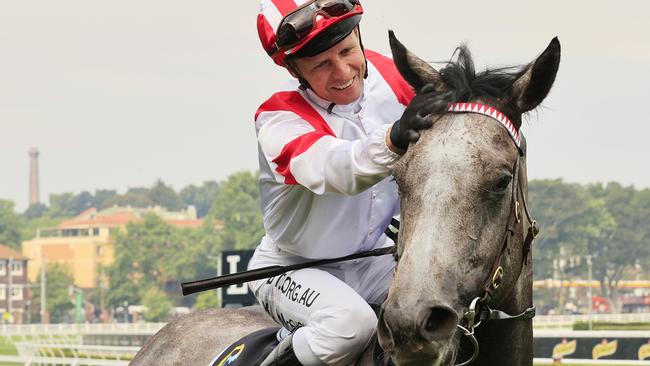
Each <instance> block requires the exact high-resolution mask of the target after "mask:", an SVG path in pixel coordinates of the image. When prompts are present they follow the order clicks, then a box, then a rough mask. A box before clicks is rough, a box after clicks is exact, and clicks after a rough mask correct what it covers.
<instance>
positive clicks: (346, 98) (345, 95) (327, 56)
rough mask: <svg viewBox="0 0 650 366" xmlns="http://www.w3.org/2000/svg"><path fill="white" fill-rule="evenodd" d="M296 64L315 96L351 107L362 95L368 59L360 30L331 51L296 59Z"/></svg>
mask: <svg viewBox="0 0 650 366" xmlns="http://www.w3.org/2000/svg"><path fill="white" fill-rule="evenodd" d="M293 63H294V64H293V65H294V67H295V69H296V71H298V73H299V74H300V75H301V76H302V77H303V78H305V80H307V82H308V83H309V85H310V86H311V89H312V90H313V91H314V92H315V93H316V95H318V96H319V97H321V98H323V99H325V100H328V101H330V102H332V103H336V104H350V103H352V102H354V101H355V100H357V99H358V98H359V96H360V95H361V90H362V88H363V76H364V75H365V73H366V58H365V56H364V54H363V51H362V50H361V42H359V32H358V28H357V29H355V30H354V31H353V32H352V33H350V35H349V36H347V37H346V38H344V39H343V40H342V41H341V42H339V43H337V44H336V45H334V46H333V47H331V48H329V49H328V50H326V51H323V52H322V53H319V54H318V55H316V56H312V57H303V58H298V59H295V60H293Z"/></svg>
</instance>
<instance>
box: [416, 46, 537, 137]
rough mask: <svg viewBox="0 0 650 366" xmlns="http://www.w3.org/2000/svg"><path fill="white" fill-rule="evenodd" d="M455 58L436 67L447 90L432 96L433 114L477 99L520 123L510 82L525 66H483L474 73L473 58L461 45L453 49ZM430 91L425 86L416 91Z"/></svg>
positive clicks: (520, 73)
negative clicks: (439, 68)
mask: <svg viewBox="0 0 650 366" xmlns="http://www.w3.org/2000/svg"><path fill="white" fill-rule="evenodd" d="M454 54H458V56H457V57H456V60H450V61H448V62H447V63H446V65H445V67H444V68H443V69H441V70H440V75H441V77H442V81H443V82H444V83H445V85H446V86H447V90H446V91H444V92H442V93H440V94H439V95H438V96H437V98H435V102H434V103H435V104H437V106H436V109H435V113H444V112H445V111H446V110H447V108H448V105H449V103H457V102H472V101H481V102H483V103H485V104H487V105H490V106H492V107H495V108H499V110H500V111H501V112H503V113H504V114H505V115H506V116H508V118H510V120H511V121H513V123H515V124H516V125H517V126H519V125H520V124H521V115H520V114H519V113H518V112H517V110H516V108H515V106H514V103H512V101H511V99H512V84H513V83H514V82H515V81H516V80H517V79H519V77H520V76H522V75H523V74H524V72H525V70H526V68H525V67H501V68H494V69H489V68H488V69H486V70H485V71H483V72H480V73H478V74H477V73H476V69H475V67H474V60H473V59H472V55H471V53H470V52H469V49H468V48H467V46H465V45H461V46H459V47H458V48H457V49H456V52H454ZM428 91H431V89H429V86H425V87H424V88H422V90H421V91H420V93H426V92H428Z"/></svg>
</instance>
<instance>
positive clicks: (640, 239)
mask: <svg viewBox="0 0 650 366" xmlns="http://www.w3.org/2000/svg"><path fill="white" fill-rule="evenodd" d="M588 190H589V192H590V194H591V195H592V196H593V197H594V199H597V200H599V201H601V202H603V208H604V209H606V210H607V211H608V213H610V214H611V216H612V217H613V219H614V220H615V225H613V227H607V225H606V224H607V222H602V221H601V222H600V228H601V229H604V230H610V234H609V235H603V236H601V237H598V238H596V239H595V240H592V241H590V242H589V243H588V249H589V253H591V254H592V255H594V256H596V258H597V260H596V261H594V266H593V270H594V275H595V276H596V278H598V280H599V281H600V283H601V289H602V290H603V294H604V295H605V296H607V297H608V298H609V299H610V301H611V303H612V304H613V305H614V307H615V310H616V311H620V310H621V304H620V301H619V291H618V284H619V282H620V281H621V280H622V279H623V276H624V274H625V271H626V270H631V269H632V268H634V266H635V265H637V264H640V261H639V259H640V258H648V256H649V255H650V245H649V244H650V235H648V234H649V232H650V224H649V221H648V217H650V200H649V197H650V194H649V193H648V192H649V191H650V190H644V191H637V190H635V189H634V187H623V186H621V185H620V184H618V183H610V184H608V185H607V186H603V185H600V184H595V185H591V186H589V187H588Z"/></svg>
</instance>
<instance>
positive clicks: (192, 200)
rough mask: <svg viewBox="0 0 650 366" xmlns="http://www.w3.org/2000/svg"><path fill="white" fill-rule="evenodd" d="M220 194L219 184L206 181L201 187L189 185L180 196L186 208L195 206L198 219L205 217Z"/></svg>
mask: <svg viewBox="0 0 650 366" xmlns="http://www.w3.org/2000/svg"><path fill="white" fill-rule="evenodd" d="M218 194H219V183H217V182H215V181H206V182H203V184H202V185H201V186H199V187H197V186H195V185H189V186H187V187H185V188H183V189H181V191H180V192H179V194H178V196H179V197H180V199H181V202H182V203H183V206H184V207H187V206H190V205H192V206H194V207H196V212H197V215H198V217H205V216H206V215H207V214H208V212H209V211H210V208H211V207H212V203H213V202H214V200H215V199H216V198H217V195H218Z"/></svg>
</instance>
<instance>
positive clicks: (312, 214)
mask: <svg viewBox="0 0 650 366" xmlns="http://www.w3.org/2000/svg"><path fill="white" fill-rule="evenodd" d="M362 13H363V9H362V7H361V4H360V3H359V1H358V0H262V1H261V6H260V13H259V15H258V18H257V29H258V34H259V37H260V40H261V42H262V46H263V47H264V50H265V51H266V52H267V54H268V55H269V56H270V57H271V58H272V59H273V61H274V62H275V63H276V64H278V65H279V66H282V67H284V68H286V69H287V70H288V71H289V73H290V74H291V75H292V76H293V77H294V80H293V81H292V83H291V85H290V86H289V87H287V88H285V89H283V90H281V91H279V92H277V93H275V94H273V95H272V96H271V98H269V99H268V100H267V101H266V102H264V103H263V104H262V105H261V106H260V107H259V109H258V110H257V113H256V114H255V127H256V132H257V140H258V146H259V163H260V179H259V186H260V192H261V201H262V210H263V214H264V228H265V230H266V235H265V236H264V238H263V239H262V241H261V243H260V244H259V246H258V247H257V249H256V251H255V254H254V256H253V258H252V259H251V262H250V264H249V269H255V268H260V267H265V266H271V265H291V264H296V263H300V262H304V261H306V260H310V259H325V258H335V257H340V256H345V255H349V254H353V253H357V252H361V251H366V250H372V249H376V248H380V247H385V246H389V245H392V243H391V242H390V240H388V238H387V237H386V235H385V234H384V229H385V228H386V227H387V226H388V225H389V224H390V221H391V218H392V217H393V216H394V215H396V214H398V213H399V197H398V192H397V185H396V184H395V181H394V179H393V178H392V177H391V170H392V168H393V166H394V164H395V163H396V162H397V161H398V160H399V158H400V156H401V154H403V153H404V152H405V151H406V149H407V148H408V145H409V143H410V142H415V141H417V139H418V137H419V132H418V131H420V130H422V129H425V128H428V127H430V126H431V121H430V120H428V119H426V118H424V117H423V116H426V115H427V114H428V113H427V106H428V105H429V104H430V103H428V101H429V100H430V98H432V97H433V95H431V94H421V95H418V96H415V98H414V93H413V90H412V89H411V88H410V86H409V85H408V84H407V83H406V82H405V81H404V80H403V79H402V77H401V76H400V75H399V73H398V71H397V69H396V67H395V65H394V63H393V61H392V60H391V59H389V58H387V57H384V56H381V55H379V54H377V53H375V52H372V51H370V50H364V48H363V46H362V43H361V36H360V31H359V22H360V20H361V14H362ZM412 99H413V102H412V103H411V104H410V105H409V102H411V100H412ZM407 105H409V107H408V108H406V106H407ZM394 265H395V263H394V259H393V257H392V256H381V257H369V258H364V259H359V260H353V261H347V262H341V263H336V264H332V265H326V266H321V267H318V268H307V269H301V270H296V271H292V272H288V273H286V274H283V275H281V276H277V277H274V278H270V279H267V280H260V281H255V282H252V283H250V285H249V286H250V287H251V290H252V291H253V293H254V294H255V296H256V297H257V299H258V301H259V302H260V303H261V304H262V306H263V307H264V309H265V310H266V312H267V313H268V314H269V315H270V316H271V317H272V318H273V319H274V320H275V321H276V322H277V323H279V324H281V325H282V326H283V327H284V328H286V329H287V330H288V331H289V332H291V333H290V334H289V335H288V336H286V337H285V338H284V339H282V341H281V342H280V344H279V345H278V347H276V349H275V350H273V352H271V354H270V355H269V356H268V357H267V358H266V360H264V361H263V362H262V365H264V366H266V365H307V366H311V365H346V364H351V363H353V362H354V361H355V360H356V358H357V357H358V356H359V355H360V354H361V352H363V350H364V349H365V348H366V347H367V346H368V345H369V343H370V341H371V339H372V336H373V335H374V333H375V327H376V324H377V317H376V315H375V313H374V311H373V310H372V308H371V306H370V305H368V304H381V303H382V302H383V301H384V299H385V298H386V295H387V292H388V288H389V286H390V283H391V281H392V275H393V268H394Z"/></svg>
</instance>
